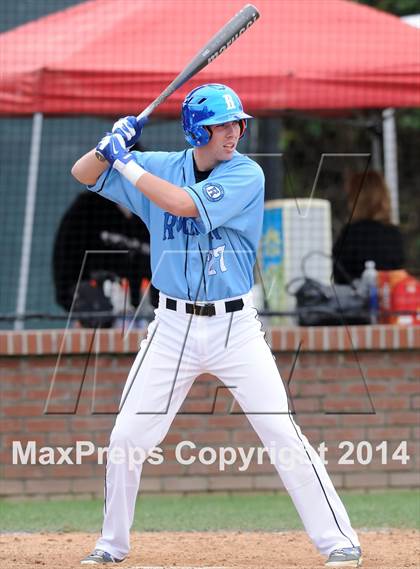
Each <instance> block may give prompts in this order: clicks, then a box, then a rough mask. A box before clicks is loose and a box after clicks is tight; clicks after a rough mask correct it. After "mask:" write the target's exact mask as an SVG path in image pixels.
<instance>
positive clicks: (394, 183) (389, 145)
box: [382, 108, 400, 225]
mask: <svg viewBox="0 0 420 569" xmlns="http://www.w3.org/2000/svg"><path fill="white" fill-rule="evenodd" d="M382 124H383V128H382V130H383V148H384V174H385V179H386V182H387V185H388V188H389V192H390V195H391V215H392V222H393V223H395V224H397V225H398V224H399V222H400V211H399V199H398V146H397V129H396V126H395V109H391V108H390V109H384V111H383V113H382Z"/></svg>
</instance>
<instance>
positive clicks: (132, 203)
mask: <svg viewBox="0 0 420 569" xmlns="http://www.w3.org/2000/svg"><path fill="white" fill-rule="evenodd" d="M133 154H134V156H135V159H136V162H137V163H138V164H140V166H142V167H144V168H145V169H147V168H146V166H144V163H145V162H146V161H147V160H146V158H143V154H140V153H139V152H133ZM87 189H88V190H90V191H91V192H96V193H97V194H99V195H101V196H103V197H105V198H107V199H109V200H111V201H113V202H115V203H118V204H120V205H122V206H124V207H126V208H127V209H129V210H130V211H131V212H133V213H134V214H136V215H138V216H139V217H141V219H142V220H143V221H144V223H145V224H146V226H147V228H149V225H150V200H149V199H148V198H147V197H146V196H144V195H143V194H142V193H141V192H140V191H139V190H138V189H137V188H135V187H134V186H133V185H132V184H130V182H129V181H128V180H126V178H124V176H121V174H120V173H119V172H117V171H116V170H114V169H113V168H108V169H107V170H105V172H104V173H103V174H101V176H99V178H98V180H97V181H96V184H94V185H93V186H87Z"/></svg>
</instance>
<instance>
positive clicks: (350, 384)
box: [0, 326, 420, 496]
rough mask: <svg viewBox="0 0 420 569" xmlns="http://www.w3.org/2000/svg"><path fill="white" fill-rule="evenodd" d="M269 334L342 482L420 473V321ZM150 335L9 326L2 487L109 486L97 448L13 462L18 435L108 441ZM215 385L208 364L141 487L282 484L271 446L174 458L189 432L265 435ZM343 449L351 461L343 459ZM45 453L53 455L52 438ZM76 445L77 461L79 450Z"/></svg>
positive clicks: (210, 438) (238, 441)
mask: <svg viewBox="0 0 420 569" xmlns="http://www.w3.org/2000/svg"><path fill="white" fill-rule="evenodd" d="M268 336H269V338H268V339H269V341H270V342H271V344H272V348H273V350H274V352H275V354H276V358H277V362H278V366H279V369H280V371H281V374H282V376H283V378H284V380H285V381H286V382H288V385H289V391H290V396H291V400H292V408H293V409H294V411H295V413H296V420H297V422H298V423H299V424H300V426H301V427H302V428H303V430H304V432H305V434H306V435H307V436H308V438H309V440H310V441H311V442H312V444H313V445H314V446H316V447H318V445H319V444H320V443H324V444H325V446H326V447H327V448H328V450H326V451H325V458H326V459H327V460H328V470H329V472H330V473H331V475H332V477H333V479H334V481H335V484H336V486H337V487H338V488H357V489H366V488H391V487H395V488H397V487H398V488H401V487H413V486H417V485H418V484H419V474H418V473H419V455H418V452H417V451H418V442H419V438H420V437H419V435H420V427H419V421H418V420H419V406H420V384H419V377H420V358H419V347H420V327H417V328H416V327H407V328H403V327H392V326H370V327H368V326H367V327H363V326H360V327H351V328H349V329H346V328H342V327H337V328H333V327H332V328H279V329H274V330H272V331H271V333H270V334H269V335H268ZM141 338H142V333H140V332H132V333H130V334H128V335H127V336H126V337H123V336H122V335H121V332H119V331H117V330H106V331H102V332H98V333H97V334H96V335H93V333H92V331H89V330H71V331H69V332H67V333H66V334H64V332H61V331H57V330H54V331H25V332H1V333H0V372H1V382H0V389H1V393H0V394H1V409H0V413H1V416H0V417H1V423H0V434H1V446H0V462H1V465H2V467H1V473H0V495H3V496H22V495H28V496H29V495H30V496H39V495H50V496H52V495H54V496H60V495H64V494H68V493H74V494H78V495H83V496H85V495H89V496H90V495H102V486H103V476H104V466H103V465H100V464H99V465H98V459H97V455H96V454H95V455H94V456H92V457H85V458H84V459H83V460H82V464H79V465H77V464H75V465H68V464H54V465H53V464H44V465H41V464H39V460H40V459H41V457H40V453H39V452H37V454H36V462H37V464H26V465H22V464H17V465H13V464H12V458H13V456H12V445H13V441H15V444H16V441H18V442H19V441H20V445H21V448H22V449H23V450H25V449H26V448H27V447H26V445H27V443H28V442H29V441H34V442H35V444H36V445H37V446H36V448H37V451H40V449H41V448H42V447H45V446H48V447H53V448H55V449H56V448H57V447H74V446H75V445H76V442H77V441H90V442H91V443H93V445H95V447H105V446H106V445H107V442H108V437H109V433H110V430H111V428H112V425H113V422H114V419H115V411H116V407H117V405H118V400H119V395H120V393H121V389H122V386H123V384H124V381H125V378H126V376H127V373H128V370H129V368H130V365H131V362H132V361H133V357H134V354H135V352H136V351H137V347H138V345H139V343H140V340H141ZM89 353H90V356H88V355H87V354H89ZM57 354H60V356H58V355H57ZM53 378H54V381H53V382H52V379H53ZM82 380H83V381H82ZM218 386H221V384H220V383H219V382H218V380H217V379H216V378H213V377H208V376H207V377H205V376H203V377H201V378H199V379H198V380H197V382H196V383H195V384H194V386H193V388H192V390H191V392H190V394H189V396H188V399H187V401H186V402H185V404H184V406H183V408H182V410H181V414H179V415H178V416H177V418H176V420H175V422H174V424H173V427H172V429H171V431H170V432H169V434H168V436H167V437H166V439H165V441H164V443H163V444H162V445H161V446H162V449H163V457H164V462H163V464H160V465H159V466H156V465H151V464H147V465H146V466H145V469H144V477H143V485H142V488H143V490H144V491H146V492H174V491H177V492H179V491H217V490H224V491H226V490H242V491H244V490H267V489H269V490H275V489H281V488H282V485H281V482H280V480H279V478H278V476H277V475H276V474H275V472H274V468H273V466H272V465H271V464H270V463H269V461H268V460H267V458H266V459H265V460H264V462H263V463H262V464H258V463H257V461H256V460H254V461H253V462H251V465H250V467H249V468H248V469H247V470H245V471H243V472H241V471H240V470H239V466H241V461H240V460H238V461H237V462H236V464H234V465H232V466H227V467H226V469H225V470H224V471H220V469H219V467H218V464H217V463H216V464H214V465H209V466H205V465H203V464H200V463H199V462H198V461H196V462H195V463H194V464H191V465H189V466H186V465H181V464H180V463H179V461H177V460H176V459H175V449H176V447H177V445H178V444H179V443H180V442H182V441H191V442H193V443H194V444H195V445H196V446H197V449H195V450H191V449H187V448H185V449H184V454H183V456H184V457H189V456H197V455H198V452H199V450H200V449H202V448H203V447H207V446H208V447H212V448H214V449H215V450H216V451H219V449H220V447H232V448H233V449H236V451H238V448H239V447H243V448H244V449H245V450H248V449H249V447H252V446H255V447H258V446H260V443H259V441H258V440H257V438H256V436H255V434H254V433H253V431H252V430H251V429H250V428H249V426H248V422H247V420H246V418H245V417H244V416H243V415H241V414H239V413H238V408H237V407H235V406H233V408H232V400H231V397H230V395H229V394H228V393H227V390H225V389H217V387H218ZM93 400H94V402H95V403H94V406H93V408H92V401H93ZM46 404H47V405H46ZM45 410H46V411H47V413H45V412H44V411H45ZM343 441H349V443H344V445H343ZM363 441H366V442H363ZM402 441H406V443H407V446H406V450H407V453H408V455H409V456H410V459H409V460H408V461H406V464H403V462H402V461H401V458H403V455H401V454H398V455H396V456H394V459H393V458H392V454H393V452H394V451H395V450H396V449H397V448H398V447H399V445H400V443H401V442H402ZM340 443H341V444H342V445H343V446H342V448H340V447H339V445H340ZM351 444H353V445H354V450H353V451H352V452H351ZM377 447H379V448H378V449H377ZM86 448H87V447H86ZM401 449H403V450H404V446H403V447H400V450H401ZM95 450H96V449H95ZM346 451H347V453H348V456H347V461H350V463H348V464H340V462H341V463H342V462H343V461H344V460H345V458H346V455H345V453H346ZM210 452H212V451H207V454H205V457H206V458H209V457H210V454H209V453H210ZM370 452H371V453H372V456H371V457H370V456H369V454H370ZM41 454H42V455H43V458H42V460H43V461H44V462H51V459H52V456H50V455H48V454H46V451H45V450H44V451H42V452H41ZM69 457H70V459H71V460H72V461H73V462H74V461H75V458H76V457H75V453H74V451H72V452H71V453H70V455H69ZM60 458H61V460H62V462H66V458H65V457H63V456H62V455H61V453H60V451H57V450H55V454H54V459H55V461H58V460H60ZM352 460H353V462H354V463H353V464H352V463H351V461H352Z"/></svg>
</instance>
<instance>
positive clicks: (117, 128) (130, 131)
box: [112, 116, 147, 148]
mask: <svg viewBox="0 0 420 569" xmlns="http://www.w3.org/2000/svg"><path fill="white" fill-rule="evenodd" d="M146 122H147V117H146V118H144V119H140V120H137V117H134V116H128V117H124V118H122V119H119V120H117V122H116V123H114V126H113V127H112V133H113V134H120V135H121V136H122V137H123V139H124V141H125V146H126V147H127V148H131V147H132V146H133V145H134V144H135V143H136V142H137V141H138V139H139V138H140V136H141V133H142V130H143V127H144V125H145V124H146Z"/></svg>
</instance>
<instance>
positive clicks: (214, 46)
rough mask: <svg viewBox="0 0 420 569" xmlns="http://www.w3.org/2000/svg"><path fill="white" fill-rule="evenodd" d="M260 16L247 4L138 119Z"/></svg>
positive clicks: (147, 113)
mask: <svg viewBox="0 0 420 569" xmlns="http://www.w3.org/2000/svg"><path fill="white" fill-rule="evenodd" d="M259 17H260V14H259V12H258V10H257V8H256V7H255V6H253V5H252V4H246V5H245V6H244V7H243V8H242V10H240V11H239V12H238V13H237V14H235V16H233V18H232V19H231V20H229V21H228V22H227V23H226V24H225V25H224V26H223V27H222V28H221V29H220V30H219V31H218V32H217V33H216V34H215V35H214V36H213V37H212V38H211V39H210V40H209V41H208V42H207V43H206V45H205V46H204V47H203V48H202V49H201V50H200V51H199V52H198V53H197V55H196V56H195V57H193V59H192V60H191V61H190V63H188V65H187V66H186V67H185V68H184V69H183V70H182V71H181V73H180V74H179V75H177V76H176V77H175V79H174V80H173V81H172V83H170V84H169V85H168V86H167V87H166V89H164V90H163V91H162V93H161V94H160V95H158V96H157V97H156V99H155V100H154V101H152V102H151V103H150V105H149V106H148V107H146V108H145V109H144V111H142V112H141V113H140V114H139V115H138V116H137V120H140V119H143V118H145V117H148V116H149V115H150V114H151V113H152V112H153V111H154V110H155V109H156V107H158V106H159V105H160V104H161V103H163V102H164V101H165V100H166V99H167V98H168V97H169V96H170V95H172V93H174V92H175V91H176V90H177V89H179V88H180V87H182V85H184V83H186V82H187V81H188V80H189V79H191V77H193V75H195V74H196V73H198V72H199V71H201V69H204V67H206V66H207V65H208V64H209V63H211V62H212V61H214V60H215V59H216V58H217V57H219V55H220V54H222V53H223V52H224V51H226V49H227V48H228V47H230V46H231V45H232V44H233V42H234V41H235V40H237V39H238V37H239V36H241V35H242V34H243V33H244V32H246V31H247V30H248V29H249V28H250V27H251V26H252V24H253V23H254V22H255V21H256V20H257V19H258V18H259ZM96 157H97V158H98V160H101V161H104V160H105V158H104V157H103V156H102V154H101V153H100V152H98V151H96Z"/></svg>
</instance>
